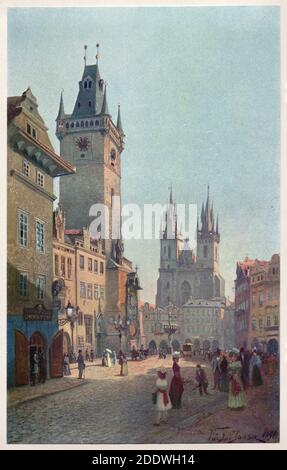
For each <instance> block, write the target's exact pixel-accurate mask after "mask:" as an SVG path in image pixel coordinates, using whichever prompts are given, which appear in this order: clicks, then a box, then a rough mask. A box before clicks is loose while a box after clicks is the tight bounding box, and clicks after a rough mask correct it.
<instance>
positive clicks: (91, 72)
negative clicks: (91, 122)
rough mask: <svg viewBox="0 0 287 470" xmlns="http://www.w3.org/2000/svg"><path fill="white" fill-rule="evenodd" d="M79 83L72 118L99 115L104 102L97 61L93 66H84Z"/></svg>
mask: <svg viewBox="0 0 287 470" xmlns="http://www.w3.org/2000/svg"><path fill="white" fill-rule="evenodd" d="M84 60H85V67H84V72H83V75H82V79H81V80H80V81H79V93H78V96H77V99H76V103H75V106H74V110H73V113H72V116H73V117H75V118H76V117H85V116H87V117H89V116H95V115H97V114H100V112H101V110H102V107H103V100H104V80H103V79H102V78H101V76H100V71H99V64H98V59H97V63H96V64H94V65H86V55H85V57H84Z"/></svg>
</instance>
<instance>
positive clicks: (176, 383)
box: [169, 351, 184, 409]
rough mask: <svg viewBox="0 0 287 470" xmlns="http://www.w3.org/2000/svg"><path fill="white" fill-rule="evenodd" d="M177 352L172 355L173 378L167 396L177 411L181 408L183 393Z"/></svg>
mask: <svg viewBox="0 0 287 470" xmlns="http://www.w3.org/2000/svg"><path fill="white" fill-rule="evenodd" d="M179 357H180V353H179V352H177V351H176V352H174V353H173V355H172V358H173V365H172V370H173V378H172V381H171V385H170V390H169V396H170V400H171V404H172V407H173V408H176V409H179V408H181V398H182V394H183V391H184V388H183V379H182V377H181V373H180V366H179Z"/></svg>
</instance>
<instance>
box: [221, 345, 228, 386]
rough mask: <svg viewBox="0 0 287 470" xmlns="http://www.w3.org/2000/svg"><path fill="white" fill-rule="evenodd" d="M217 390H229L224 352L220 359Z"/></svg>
mask: <svg viewBox="0 0 287 470" xmlns="http://www.w3.org/2000/svg"><path fill="white" fill-rule="evenodd" d="M219 390H220V391H221V392H228V391H229V377H228V361H227V358H226V353H222V358H221V361H220V377H219Z"/></svg>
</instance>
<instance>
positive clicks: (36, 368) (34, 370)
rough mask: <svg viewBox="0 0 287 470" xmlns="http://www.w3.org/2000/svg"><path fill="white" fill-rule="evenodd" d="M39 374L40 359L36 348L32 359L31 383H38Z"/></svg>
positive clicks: (33, 384)
mask: <svg viewBox="0 0 287 470" xmlns="http://www.w3.org/2000/svg"><path fill="white" fill-rule="evenodd" d="M38 374H39V359H38V353H37V351H36V350H35V352H34V353H33V355H32V360H31V381H32V383H31V385H32V386H35V385H36V380H37V378H38Z"/></svg>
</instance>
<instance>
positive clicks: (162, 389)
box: [154, 368, 172, 426]
mask: <svg viewBox="0 0 287 470" xmlns="http://www.w3.org/2000/svg"><path fill="white" fill-rule="evenodd" d="M155 386H156V391H155V392H154V395H155V396H156V399H155V404H156V409H157V415H156V421H155V423H154V425H155V426H159V425H160V423H161V422H163V423H167V419H168V414H167V412H168V410H170V409H171V408H172V406H171V401H170V397H169V394H168V381H167V378H166V370H165V369H164V368H160V369H158V371H157V380H156V384H155Z"/></svg>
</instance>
